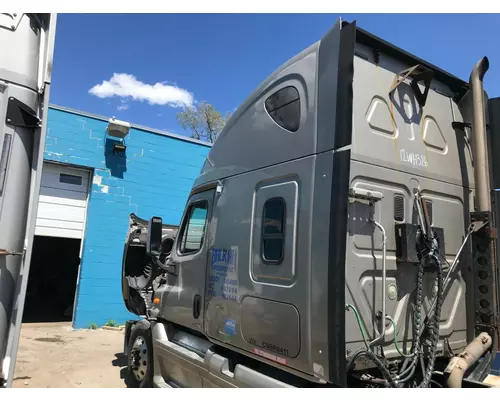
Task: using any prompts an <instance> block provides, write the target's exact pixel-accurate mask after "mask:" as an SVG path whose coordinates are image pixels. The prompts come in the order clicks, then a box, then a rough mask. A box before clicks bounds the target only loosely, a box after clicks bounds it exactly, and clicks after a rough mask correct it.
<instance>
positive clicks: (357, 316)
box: [345, 304, 370, 350]
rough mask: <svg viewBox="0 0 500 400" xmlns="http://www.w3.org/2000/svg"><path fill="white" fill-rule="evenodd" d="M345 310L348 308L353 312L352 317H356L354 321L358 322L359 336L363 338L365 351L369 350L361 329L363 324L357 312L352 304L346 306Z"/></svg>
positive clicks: (364, 334) (363, 331)
mask: <svg viewBox="0 0 500 400" xmlns="http://www.w3.org/2000/svg"><path fill="white" fill-rule="evenodd" d="M345 308H346V310H347V309H349V308H350V309H351V310H352V311H353V312H354V315H355V316H356V321H358V326H359V330H360V331H361V336H362V337H363V342H365V346H366V350H370V345H369V344H368V340H366V333H365V330H364V328H363V324H362V323H361V318H360V317H359V312H358V310H357V309H356V307H354V306H353V305H352V304H346V305H345Z"/></svg>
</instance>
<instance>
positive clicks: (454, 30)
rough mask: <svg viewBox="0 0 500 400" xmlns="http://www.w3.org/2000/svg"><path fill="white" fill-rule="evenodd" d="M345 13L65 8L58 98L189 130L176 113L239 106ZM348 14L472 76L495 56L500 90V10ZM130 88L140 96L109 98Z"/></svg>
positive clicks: (494, 89) (493, 86) (493, 73)
mask: <svg viewBox="0 0 500 400" xmlns="http://www.w3.org/2000/svg"><path fill="white" fill-rule="evenodd" d="M339 16H340V15H336V14H288V15H287V14H281V15H280V14H122V15H116V14H115V15H114V14H74V15H72V14H59V16H58V26H57V34H56V45H55V55H54V69H53V80H52V93H51V103H52V104H57V105H62V106H66V107H70V108H74V109H77V110H82V111H86V112H91V113H94V114H99V115H104V116H108V117H110V116H115V117H116V118H119V119H123V120H126V121H130V122H132V123H135V124H139V125H144V126H148V127H152V128H156V129H161V130H166V131H169V132H173V133H180V134H183V133H184V132H183V131H182V129H181V128H180V127H179V125H178V124H177V121H176V117H175V116H176V113H177V112H178V111H180V110H182V108H179V106H182V105H184V104H191V103H192V102H193V101H202V100H206V101H208V102H210V103H212V104H213V105H214V106H215V107H216V108H218V109H219V110H220V111H222V112H226V111H234V109H236V108H237V107H238V106H239V105H240V104H241V103H242V101H243V100H244V99H245V98H246V96H247V95H249V94H250V93H251V92H252V90H253V89H254V88H255V87H256V86H257V85H258V84H259V83H260V82H262V81H263V80H264V79H265V78H266V77H267V76H268V75H269V74H270V73H272V72H273V71H274V70H275V69H276V68H277V67H279V66H280V65H281V64H282V63H283V62H285V61H286V60H288V59H289V58H290V57H292V56H294V55H295V54H297V53H298V52H300V51H301V50H303V49H304V48H306V47H308V46H309V45H310V44H312V43H314V42H315V41H317V40H319V39H320V38H321V37H322V35H324V34H325V33H326V32H327V31H328V29H329V28H330V27H331V26H332V25H333V24H334V23H335V21H336V19H337V18H338V17H339ZM342 18H343V19H345V20H347V21H352V20H356V21H357V23H358V26H360V27H361V28H363V29H365V30H368V31H370V32H371V33H374V34H375V35H377V36H380V37H382V38H383V39H385V40H387V41H389V42H392V43H394V44H395V45H397V46H399V47H402V48H403V49H405V50H407V51H409V52H411V53H413V54H415V55H417V56H419V57H421V58H423V59H425V60H427V61H429V62H431V63H433V64H435V65H437V66H439V67H441V68H443V69H445V70H447V71H449V72H451V73H453V74H454V75H457V76H458V77H460V78H462V79H464V80H468V77H469V73H470V71H471V69H472V67H473V66H474V64H475V63H476V62H477V61H478V60H479V59H480V58H481V57H482V56H484V55H487V56H488V58H489V59H490V70H489V72H488V74H487V75H486V77H485V87H486V90H487V91H488V94H489V95H490V97H496V96H500V51H499V49H500V46H499V42H498V41H499V38H500V15H498V14H496V15H495V14H492V15H480V14H478V15H464V14H461V15H446V14H436V15H432V14H431V15H425V14H420V15H411V14H402V15H398V14H392V15H391V14H388V15H384V14H357V15H349V14H343V15H342ZM114 74H118V75H114ZM113 76H114V79H113ZM103 81H106V82H105V83H104V84H103ZM155 84H156V86H154V85H155ZM96 85H97V86H96ZM149 85H152V86H153V87H151V86H149ZM91 88H94V89H93V90H92V93H94V94H91V93H89V90H90V89H91ZM130 91H132V92H133V93H135V95H136V99H135V100H134V99H131V98H130V97H117V96H114V97H108V96H109V95H110V94H111V93H129V92H130ZM141 99H142V101H141Z"/></svg>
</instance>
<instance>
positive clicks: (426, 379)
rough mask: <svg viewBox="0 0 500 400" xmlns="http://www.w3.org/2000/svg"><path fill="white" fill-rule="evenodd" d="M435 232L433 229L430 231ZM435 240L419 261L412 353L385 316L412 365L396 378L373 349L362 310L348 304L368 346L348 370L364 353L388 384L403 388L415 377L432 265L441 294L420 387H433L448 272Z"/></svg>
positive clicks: (357, 352)
mask: <svg viewBox="0 0 500 400" xmlns="http://www.w3.org/2000/svg"><path fill="white" fill-rule="evenodd" d="M429 233H430V234H432V233H431V232H429ZM431 242H432V243H433V244H432V245H431V246H430V247H431V248H430V249H429V247H427V246H426V249H427V250H430V251H429V253H427V255H426V256H425V257H422V258H421V260H420V262H419V264H418V270H417V290H416V297H415V309H414V318H413V319H414V323H413V328H414V329H413V330H414V332H413V343H412V350H411V351H412V353H411V354H405V353H403V352H402V351H401V349H400V348H399V345H398V343H397V326H396V323H395V322H394V320H393V319H392V318H391V317H389V316H385V319H388V320H389V321H390V322H391V323H392V326H393V329H394V343H395V346H396V350H397V351H398V353H399V354H400V355H401V356H403V357H405V358H406V359H407V361H408V360H410V359H411V361H410V364H409V365H408V363H407V362H405V363H404V364H403V370H402V371H401V372H400V373H399V374H398V375H397V376H395V377H392V376H391V374H390V372H389V370H388V369H387V367H386V366H385V365H384V364H383V362H382V361H381V360H380V359H379V358H378V357H377V355H376V354H375V353H374V352H373V351H372V350H371V349H370V347H369V344H368V341H367V339H366V333H365V331H364V329H363V326H362V323H361V319H360V316H359V313H358V311H357V310H356V308H355V307H354V306H353V305H351V304H348V305H346V309H352V310H353V311H354V313H355V315H356V321H357V323H358V326H359V329H360V331H361V335H362V338H363V342H364V344H365V347H366V349H358V350H357V351H355V352H354V353H353V354H352V356H351V359H350V360H349V362H348V364H347V368H346V369H347V371H349V370H350V369H351V368H352V366H353V364H354V361H355V360H356V359H357V358H358V357H359V356H361V355H364V356H366V357H367V358H368V359H370V360H371V361H373V363H374V364H375V366H376V367H377V368H378V369H379V370H380V372H381V373H382V375H383V377H384V379H385V381H382V382H383V383H384V384H385V386H390V387H401V386H403V385H404V384H405V383H406V382H408V381H409V380H410V379H412V378H413V376H414V374H415V371H416V367H417V363H418V362H419V361H422V349H421V343H420V337H421V335H422V329H423V324H422V302H423V279H424V264H427V265H429V264H432V265H433V266H434V267H435V268H436V270H437V289H438V290H437V295H436V303H435V310H434V314H433V316H432V319H431V321H430V322H431V323H430V329H429V339H430V346H429V355H428V357H427V360H428V362H427V366H426V367H425V368H423V371H422V374H423V377H422V378H423V379H422V382H420V384H419V385H418V386H417V387H419V388H426V387H428V386H429V383H431V381H432V374H433V372H434V363H435V360H436V354H437V345H438V342H439V323H440V319H441V308H442V304H443V287H444V275H443V270H442V268H441V263H440V262H439V260H438V258H437V256H436V255H435V253H436V251H437V245H436V242H435V240H434V238H433V239H431Z"/></svg>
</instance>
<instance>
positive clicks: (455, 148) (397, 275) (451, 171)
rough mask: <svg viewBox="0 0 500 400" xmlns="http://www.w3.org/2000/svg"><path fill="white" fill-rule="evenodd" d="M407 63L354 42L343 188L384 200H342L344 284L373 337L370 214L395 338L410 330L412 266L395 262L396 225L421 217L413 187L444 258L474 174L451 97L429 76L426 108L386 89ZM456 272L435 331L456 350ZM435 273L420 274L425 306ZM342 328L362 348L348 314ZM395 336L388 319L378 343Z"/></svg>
mask: <svg viewBox="0 0 500 400" xmlns="http://www.w3.org/2000/svg"><path fill="white" fill-rule="evenodd" d="M412 66H413V65H405V64H404V63H401V62H399V61H397V60H395V59H394V58H390V57H388V56H386V55H384V54H383V53H382V54H380V55H379V61H378V65H377V64H376V63H375V55H374V52H373V50H371V49H368V48H366V47H364V46H361V45H359V44H358V45H357V49H356V56H355V60H354V82H353V88H354V89H353V92H354V97H353V98H354V100H353V105H354V107H353V108H354V112H353V121H354V127H353V140H352V154H351V167H350V182H351V183H350V186H351V187H360V188H364V189H373V190H377V191H379V192H381V193H383V195H384V198H383V200H382V201H380V202H377V203H376V204H375V206H374V207H372V206H369V205H366V204H364V203H361V202H359V201H354V202H351V204H350V205H349V211H348V212H349V224H348V230H349V231H348V237H347V257H346V283H345V285H346V303H351V304H354V305H355V306H356V307H357V308H358V310H359V312H360V314H361V319H362V323H363V325H364V328H365V329H366V330H367V333H368V335H369V336H370V338H372V339H373V338H375V337H376V336H377V335H378V330H379V324H378V322H377V321H378V320H377V319H376V318H375V315H376V313H377V312H379V311H380V310H381V309H382V298H381V296H382V287H381V284H382V271H381V268H382V235H381V233H380V231H379V230H377V229H374V225H373V224H372V223H371V222H370V221H369V220H370V214H371V213H374V215H375V219H376V220H377V221H378V222H379V223H380V224H382V225H383V227H384V228H385V230H386V234H387V264H386V265H387V281H386V288H387V290H388V293H389V289H390V291H391V294H390V295H389V294H388V295H387V297H386V301H387V309H386V312H387V314H388V315H390V316H391V317H393V318H394V320H395V321H396V324H397V326H398V330H399V332H400V334H399V340H403V339H404V340H406V341H408V340H411V337H412V334H411V332H412V328H411V321H412V318H413V317H412V311H411V310H412V306H411V304H412V302H413V301H414V292H415V288H416V266H415V265H414V264H410V263H401V262H396V239H395V236H396V234H395V224H396V223H413V224H418V220H417V218H416V213H415V209H414V192H413V190H414V189H416V188H419V189H420V190H421V193H422V195H423V196H424V198H425V199H426V200H427V201H429V202H430V203H432V204H431V207H432V225H433V226H434V227H437V228H442V229H443V230H444V251H445V253H446V255H445V257H446V259H447V260H448V262H450V263H451V262H452V260H453V258H454V257H455V255H456V254H457V252H458V249H459V247H460V245H461V242H462V239H463V237H464V234H465V231H466V229H467V226H468V223H469V217H468V212H469V207H470V194H471V189H470V188H471V186H472V180H473V174H472V170H471V159H470V150H469V149H468V147H467V146H466V144H465V143H466V142H465V140H463V137H460V135H457V132H456V131H455V130H454V129H453V127H452V122H453V121H456V120H459V118H460V116H459V115H456V114H457V113H458V109H457V108H456V107H455V106H454V105H453V102H452V99H451V97H452V95H453V94H452V93H451V91H450V90H449V89H448V88H447V87H446V86H445V85H443V84H440V83H439V82H436V81H435V80H434V81H432V83H431V88H430V90H429V94H428V97H427V102H426V104H425V105H424V107H420V105H419V104H418V101H417V98H416V96H415V94H414V92H413V89H412V88H411V87H410V86H409V84H408V83H406V82H402V83H401V84H400V85H399V86H398V87H397V88H396V90H395V91H394V92H392V93H390V90H391V87H392V86H393V84H394V81H395V78H396V77H397V74H398V73H399V72H401V71H403V70H405V69H407V68H409V67H412ZM423 89H424V88H423V85H422V86H421V91H423ZM396 198H397V199H396ZM428 204H429V203H428ZM460 232H464V234H460ZM457 233H458V234H457ZM467 257H468V254H467V253H464V256H463V257H462V259H461V260H460V264H459V265H463V266H467V264H468V263H467V261H468V260H467ZM443 261H444V260H443ZM456 271H457V272H456V273H454V274H453V276H452V278H453V279H452V282H451V284H450V285H449V289H448V290H447V291H446V293H445V295H446V298H445V301H444V304H443V309H442V310H443V311H442V321H441V328H440V329H441V335H442V338H443V339H444V338H446V339H448V340H449V342H450V345H451V346H452V348H455V349H457V348H459V347H461V346H463V345H465V344H466V327H467V324H466V322H467V321H466V297H465V281H466V279H467V277H466V276H465V277H464V276H463V275H464V274H466V273H467V268H465V267H463V268H457V270H456ZM435 279H436V276H435V275H433V274H430V273H427V274H426V276H425V279H424V298H425V300H424V310H425V311H427V310H428V308H429V306H430V301H429V299H432V296H433V294H432V292H433V287H434V284H435ZM345 332H346V338H347V339H346V346H347V349H348V350H349V349H350V350H355V349H357V348H358V347H360V346H362V338H361V333H360V329H359V327H358V324H357V322H356V320H355V318H354V315H353V314H352V313H348V314H347V315H346V326H345ZM393 337H394V332H393V328H392V326H390V325H389V324H388V325H387V329H386V335H385V341H384V342H385V343H386V344H388V345H389V344H390V343H391V341H393ZM385 354H386V355H387V356H389V357H391V356H396V355H397V353H396V352H395V349H394V348H393V347H388V349H387V351H385Z"/></svg>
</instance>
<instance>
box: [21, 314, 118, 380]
mask: <svg viewBox="0 0 500 400" xmlns="http://www.w3.org/2000/svg"><path fill="white" fill-rule="evenodd" d="M126 362H127V359H126V357H125V355H124V354H123V331H114V330H104V329H97V330H85V329H82V330H73V329H72V328H71V324H70V323H46V324H45V323H44V324H23V326H22V329H21V339H20V343H19V351H18V354H17V362H16V372H15V375H14V384H13V387H17V388H20V387H27V388H30V387H36V388H74V387H76V388H78V387H88V388H99V387H102V388H123V387H126V384H125V377H126V376H125V374H126V368H125V367H126Z"/></svg>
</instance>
